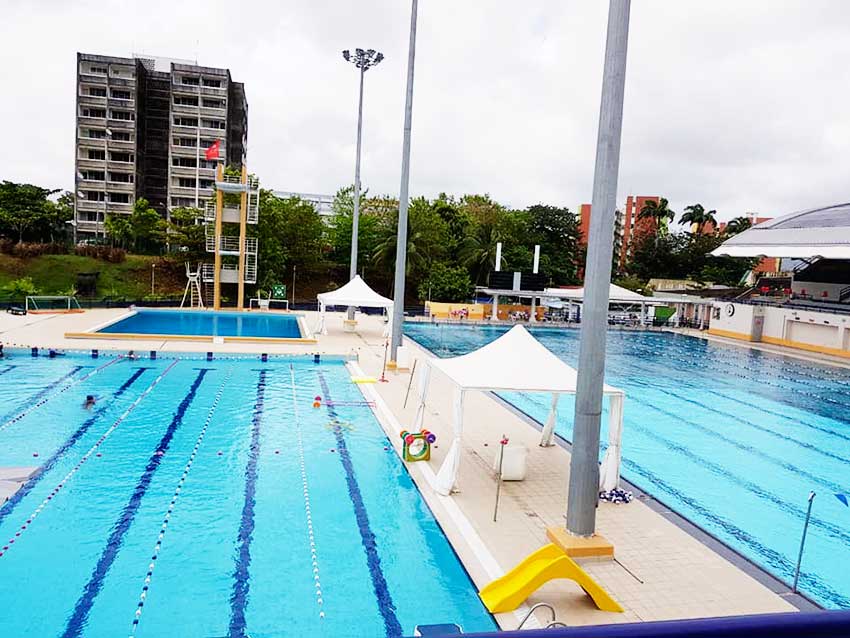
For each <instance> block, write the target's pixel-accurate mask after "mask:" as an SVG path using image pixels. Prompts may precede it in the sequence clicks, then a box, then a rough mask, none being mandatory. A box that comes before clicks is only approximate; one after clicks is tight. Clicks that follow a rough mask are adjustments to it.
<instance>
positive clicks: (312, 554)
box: [289, 363, 325, 619]
mask: <svg viewBox="0 0 850 638" xmlns="http://www.w3.org/2000/svg"><path fill="white" fill-rule="evenodd" d="M289 376H290V378H291V380H292V414H293V416H294V417H295V435H296V437H297V440H298V465H299V468H300V471H301V485H302V487H303V491H304V512H305V514H306V515H307V537H308V538H309V540H310V562H311V565H312V568H313V582H314V583H315V585H316V604H317V605H318V606H319V618H322V619H324V617H325V612H324V610H323V609H322V605H324V600H323V598H322V581H321V578H320V577H319V559H318V557H317V553H316V538H315V535H314V533H313V515H312V513H311V511H310V485H309V483H308V481H307V469H306V464H305V462H304V439H303V436H302V432H301V417H300V416H299V414H298V395H297V392H296V385H295V368H294V367H293V365H292V364H291V363H290V364H289Z"/></svg>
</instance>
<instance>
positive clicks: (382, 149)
mask: <svg viewBox="0 0 850 638" xmlns="http://www.w3.org/2000/svg"><path fill="white" fill-rule="evenodd" d="M606 5H607V3H605V2H602V1H601V0H599V1H585V2H577V1H571V2H568V1H556V0H538V2H536V3H517V2H512V1H509V0H466V1H464V2H457V1H455V0H423V1H422V2H420V15H419V38H418V43H417V60H416V61H417V67H416V84H415V93H414V95H415V99H414V112H413V157H412V171H411V175H412V177H411V192H412V193H415V194H420V193H421V194H425V195H429V196H433V195H436V194H437V193H439V192H440V191H446V192H450V193H455V194H463V193H466V192H484V191H487V192H489V193H490V194H491V195H493V197H495V198H496V199H498V200H500V201H503V202H505V203H507V204H510V205H514V206H526V205H529V204H533V203H536V202H538V201H544V202H549V203H555V204H563V205H568V206H570V207H571V208H574V209H575V208H577V206H578V204H580V203H581V202H585V201H589V200H590V197H591V193H590V191H591V185H592V178H593V174H592V172H593V160H594V153H595V143H596V126H597V117H598V105H599V90H600V84H601V65H602V53H603V49H604V44H605V43H604V36H605V23H606V18H607V7H606ZM409 10H410V6H409V2H399V1H398V0H362V1H361V2H359V3H350V2H339V1H338V0H336V1H331V0H282V1H275V2H272V1H268V2H259V1H256V2H242V3H235V2H232V1H230V2H224V1H222V0H203V1H200V0H188V1H184V2H173V1H168V2H166V1H164V0H146V1H144V2H133V3H130V2H118V1H112V2H109V1H106V0H101V1H99V2H91V1H85V2H76V3H73V6H70V3H64V2H59V1H58V0H50V1H44V0H42V1H30V2H26V3H7V6H5V7H4V20H3V21H2V23H0V54H2V57H3V59H4V61H5V63H4V65H3V66H2V67H0V85H2V86H3V87H4V89H5V90H4V98H5V99H3V100H0V127H2V129H0V130H2V134H3V135H2V138H3V142H4V147H5V148H4V150H5V152H4V153H3V154H2V155H0V177H2V178H5V179H13V180H19V181H23V180H26V181H31V182H35V183H39V184H44V185H47V186H54V187H64V188H68V187H70V186H71V184H72V181H73V139H74V112H73V111H74V63H75V53H76V51H78V50H79V51H86V52H92V53H103V54H112V55H128V54H130V53H131V52H134V51H135V52H137V53H147V54H150V55H162V56H172V57H178V58H189V59H194V58H196V57H197V59H198V60H199V61H200V62H201V64H205V65H209V66H224V67H228V68H230V69H231V72H232V74H233V77H234V78H235V79H236V80H238V81H242V82H244V83H245V85H246V91H247V95H248V101H249V104H250V120H249V162H250V168H251V170H252V171H254V172H256V173H258V174H259V175H260V177H261V179H262V180H263V182H264V184H265V185H267V186H271V187H276V188H281V189H286V190H303V191H315V192H333V191H334V190H335V189H336V188H337V187H339V186H341V185H343V184H345V183H349V182H351V181H352V180H353V172H354V171H353V167H354V142H355V139H354V137H355V117H356V99H357V73H356V70H355V69H354V67H352V66H351V65H347V64H346V63H345V62H344V61H343V60H342V58H341V55H340V52H341V50H342V49H344V48H353V47H357V46H361V47H372V48H376V49H379V50H381V51H383V52H384V53H385V55H386V60H385V61H384V62H383V63H382V64H381V65H380V66H379V67H377V68H376V69H374V70H372V71H370V72H369V73H368V74H367V78H366V79H367V81H366V103H365V121H364V158H363V182H364V184H365V185H367V186H369V188H370V191H371V192H372V193H393V194H394V193H397V192H398V186H399V185H398V181H399V170H400V168H399V167H400V159H401V137H402V118H403V105H404V88H405V71H406V60H407V37H408V24H409ZM848 18H850V5H848V4H847V3H845V2H841V1H840V0H829V1H828V0H815V1H809V2H806V1H804V0H795V1H793V2H792V1H790V0H788V1H780V0H760V1H756V0H752V1H750V2H747V3H741V2H737V1H733V0H725V1H717V2H712V3H704V2H698V1H697V0H678V1H677V2H669V1H665V0H635V2H633V3H632V25H631V36H630V45H629V46H630V48H629V66H628V72H627V88H626V105H625V122H624V130H623V147H622V161H621V172H620V189H619V190H620V196H619V197H618V201H622V200H623V199H624V198H625V195H626V194H627V193H635V194H647V195H650V194H662V195H666V196H667V197H668V198H669V199H670V200H671V205H672V207H673V208H674V209H675V210H679V211H681V209H682V208H683V207H684V206H686V205H687V204H690V203H694V202H697V201H698V202H701V203H703V204H704V205H705V206H706V207H709V208H716V209H718V211H719V212H720V217H721V218H729V217H732V216H735V215H738V214H741V213H743V212H745V211H749V210H754V211H760V212H762V213H763V214H779V213H782V212H787V211H790V210H794V209H798V208H802V207H807V206H814V205H818V204H822V203H830V202H836V201H843V200H845V199H846V195H845V193H846V188H845V185H844V182H845V171H844V168H843V160H844V155H845V153H844V151H845V149H846V148H847V143H848V142H850V115H848V109H847V108H846V102H847V99H846V98H847V93H848V89H847V88H846V87H847V86H848V85H850V84H848V75H850V69H848V67H847V65H846V64H845V62H844V61H845V60H846V59H847V58H848V54H850V37H848V35H850V33H848V32H850V19H848Z"/></svg>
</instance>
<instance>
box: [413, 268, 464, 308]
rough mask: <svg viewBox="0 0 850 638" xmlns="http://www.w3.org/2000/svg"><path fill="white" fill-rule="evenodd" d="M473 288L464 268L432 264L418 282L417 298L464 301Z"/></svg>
mask: <svg viewBox="0 0 850 638" xmlns="http://www.w3.org/2000/svg"><path fill="white" fill-rule="evenodd" d="M473 290H474V288H473V285H472V280H471V279H470V278H469V273H468V272H467V270H466V268H462V267H452V266H446V265H445V264H441V263H439V262H437V263H435V264H433V265H432V267H431V270H430V271H429V272H428V276H427V277H426V278H425V280H424V281H423V282H422V283H421V284H419V298H420V299H422V300H426V299H430V300H431V301H444V302H455V301H466V300H467V299H469V297H470V296H471V295H472V292H473Z"/></svg>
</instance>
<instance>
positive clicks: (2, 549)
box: [0, 361, 177, 558]
mask: <svg viewBox="0 0 850 638" xmlns="http://www.w3.org/2000/svg"><path fill="white" fill-rule="evenodd" d="M176 365H177V361H174V362H173V363H172V364H171V365H169V366H168V367H167V368H166V369H165V370H163V371H162V374H160V375H159V376H158V377H157V378H156V379H154V380H153V382H152V383H151V384H150V385H149V386H148V388H147V389H146V390H145V391H144V392H143V393H142V394H140V395H139V396H138V397H137V398H136V400H135V401H133V403H131V404H130V406H129V407H128V408H127V409H126V410H124V412H122V413H121V416H119V417H118V418H117V419H116V420H115V422H114V423H113V424H112V425H110V426H109V428H107V429H106V431H105V432H104V433H103V434H101V435H100V438H99V439H98V440H97V441H95V443H94V445H92V446H91V447H90V448H89V449H88V450H87V451H86V453H85V454H84V455H83V456H82V458H81V459H80V460H79V461H77V464H76V465H74V467H72V468H71V470H70V471H69V472H68V473H67V474H66V475H65V476H64V477H63V478H62V480H61V481H59V483H58V484H57V485H56V487H54V488H53V490H51V492H50V494H48V495H47V497H46V498H45V499H44V500H43V501H42V502H41V503H40V504H39V506H38V507H36V508H35V510H33V512H32V514H30V515H29V516H28V517H27V518H26V521H25V522H24V523H23V524H22V525H21V526H20V527H19V528H18V531H16V532H15V535H14V536H13V537H12V538H10V539H9V540H8V542H7V543H5V544H4V545H3V546H2V547H0V558H2V557H3V556H5V555H6V554H8V553H9V549H10V548H11V547H12V545H14V543H15V541H16V540H18V539H19V538H20V537H21V535H22V534H23V533H24V532H25V531H26V530H27V529H28V528H29V526H30V525H31V524H32V522H33V521H34V520H35V519H36V517H38V515H39V514H41V512H42V510H44V508H45V507H47V504H48V503H49V502H50V501H51V500H53V497H54V496H56V495H57V494H58V493H59V490H61V489H62V488H63V487H65V484H66V483H67V482H68V481H70V480H71V478H73V476H74V475H75V474H76V473H77V472H78V471H79V470H80V468H81V467H82V466H83V464H84V463H85V462H86V461H88V460H89V458H91V455H92V454H94V453H95V450H97V448H99V447H100V445H101V443H103V442H104V441H105V440H106V439H107V438H108V437H109V435H111V434H112V433H113V432H114V431H115V430H116V429H117V428H118V426H119V425H121V423H122V422H123V421H124V419H126V418H127V417H128V416H129V415H130V413H131V412H132V411H133V410H135V409H136V407H137V406H138V405H139V403H141V402H142V399H144V398H145V397H146V396H147V395H148V394H150V393H151V391H152V390H153V389H154V388H155V387H156V386H157V384H158V383H159V382H160V381H161V380H162V378H163V377H164V376H165V375H166V374H168V373H169V372H170V371H171V369H172V368H174V366H176Z"/></svg>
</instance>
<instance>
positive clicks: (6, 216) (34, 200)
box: [0, 181, 59, 243]
mask: <svg viewBox="0 0 850 638" xmlns="http://www.w3.org/2000/svg"><path fill="white" fill-rule="evenodd" d="M58 192H59V191H58V189H57V190H49V189H47V188H41V187H40V186H34V185H32V184H16V183H15V182H9V181H3V182H2V183H0V234H13V235H14V236H15V237H16V238H17V241H18V243H21V242H22V241H24V237H25V236H26V235H28V233H31V231H33V230H36V229H37V227H39V226H45V225H46V226H48V227H50V226H51V222H52V221H54V220H55V217H56V211H55V209H56V204H55V203H53V202H52V201H50V200H49V199H48V198H49V197H50V196H51V195H53V194H55V193H58ZM30 238H31V239H35V240H37V241H43V240H44V237H43V236H42V235H41V234H40V233H38V234H32V235H31V237H30Z"/></svg>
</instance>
